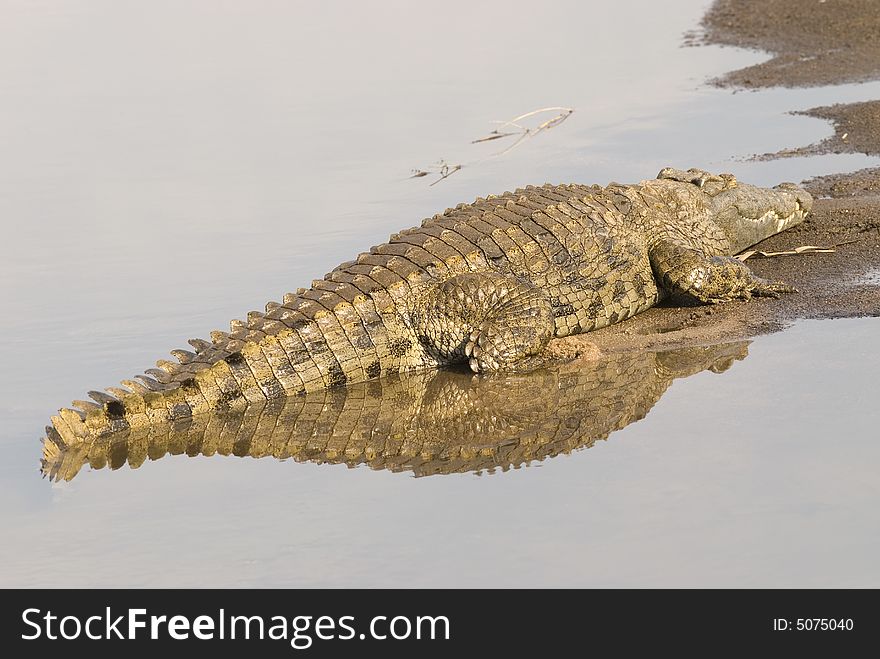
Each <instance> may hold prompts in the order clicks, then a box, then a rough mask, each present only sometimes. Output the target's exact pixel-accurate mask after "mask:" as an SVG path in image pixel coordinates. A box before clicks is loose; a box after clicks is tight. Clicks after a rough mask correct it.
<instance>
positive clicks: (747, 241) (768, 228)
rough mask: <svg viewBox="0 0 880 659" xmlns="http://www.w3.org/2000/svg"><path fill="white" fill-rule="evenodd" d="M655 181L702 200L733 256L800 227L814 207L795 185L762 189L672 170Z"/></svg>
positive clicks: (722, 176) (725, 177) (694, 171)
mask: <svg viewBox="0 0 880 659" xmlns="http://www.w3.org/2000/svg"><path fill="white" fill-rule="evenodd" d="M657 178H658V179H666V180H672V181H679V182H681V183H687V184H688V185H689V186H693V188H692V190H693V191H694V192H695V193H696V194H698V195H700V196H702V197H704V199H702V200H701V201H703V202H704V203H705V206H706V208H707V211H708V213H709V214H710V215H711V216H712V220H713V221H714V222H715V223H716V224H717V225H719V226H720V227H721V228H722V229H723V230H724V232H725V233H726V234H727V237H728V239H729V240H730V247H731V253H732V254H737V253H739V252H741V251H742V250H744V249H746V248H747V247H750V246H752V245H754V244H756V243H759V242H761V241H762V240H764V239H765V238H769V237H770V236H772V235H774V234H777V233H779V232H780V231H785V230H786V229H788V228H789V227H792V226H794V225H796V224H800V223H801V222H803V220H804V217H806V215H807V214H808V213H809V212H810V209H811V208H812V206H813V198H812V197H811V196H810V194H809V193H808V192H807V191H806V190H804V189H803V188H800V187H798V186H797V185H795V184H794V183H780V184H779V185H777V186H775V187H773V188H761V187H758V186H756V185H748V184H745V183H739V182H737V180H736V178H735V177H734V176H733V174H710V173H708V172H704V171H703V170H700V169H689V170H687V171H682V170H678V169H673V168H671V167H667V168H665V169H662V170H661V171H660V173H659V174H658V175H657Z"/></svg>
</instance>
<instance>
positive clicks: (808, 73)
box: [702, 0, 880, 88]
mask: <svg viewBox="0 0 880 659" xmlns="http://www.w3.org/2000/svg"><path fill="white" fill-rule="evenodd" d="M702 27H703V29H704V30H705V34H704V40H705V41H706V42H707V43H714V44H723V45H729V46H739V47H742V48H754V49H758V50H764V51H767V52H768V53H770V54H771V58H770V59H769V60H768V61H766V62H762V63H760V64H756V65H754V66H749V67H747V68H745V69H740V70H738V71H731V72H730V73H728V74H726V75H724V76H721V77H720V78H718V79H717V80H715V81H714V82H715V83H716V84H719V85H724V86H736V87H750V88H758V87H813V86H818V85H836V84H840V83H845V82H863V81H867V80H874V79H876V78H877V77H880V38H878V37H880V10H878V6H877V2H876V0H827V1H824V0H808V1H805V0H717V1H716V2H715V4H714V5H713V6H712V8H711V9H710V10H709V11H708V12H707V13H706V16H705V17H704V18H703V22H702Z"/></svg>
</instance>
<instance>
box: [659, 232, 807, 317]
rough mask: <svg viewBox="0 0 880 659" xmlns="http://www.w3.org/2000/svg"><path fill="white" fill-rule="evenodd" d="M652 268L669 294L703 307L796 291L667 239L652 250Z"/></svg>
mask: <svg viewBox="0 0 880 659" xmlns="http://www.w3.org/2000/svg"><path fill="white" fill-rule="evenodd" d="M649 253H650V258H651V268H652V269H653V271H654V276H655V277H656V278H657V281H658V282H660V285H661V286H662V287H663V288H664V289H666V290H667V291H668V292H669V293H686V294H687V295H690V296H692V297H694V298H696V299H697V300H699V301H700V302H703V303H704V304H714V303H716V302H727V301H730V300H748V299H749V298H752V297H779V296H780V294H782V293H792V292H794V290H795V289H793V288H792V287H791V286H788V285H787V284H785V283H783V282H772V281H768V280H767V279H761V278H760V277H758V276H756V275H755V274H754V273H753V272H752V271H751V270H749V268H748V267H747V266H746V265H745V264H743V263H742V261H739V260H737V259H735V258H733V257H732V256H711V255H706V254H704V253H703V252H701V251H699V250H696V249H693V248H691V247H686V246H684V245H681V244H680V243H678V242H676V241H674V240H669V239H664V240H660V241H658V242H657V244H656V245H654V247H653V248H652V249H651V250H650V252H649Z"/></svg>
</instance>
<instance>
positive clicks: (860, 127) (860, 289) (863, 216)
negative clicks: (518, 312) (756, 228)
mask: <svg viewBox="0 0 880 659" xmlns="http://www.w3.org/2000/svg"><path fill="white" fill-rule="evenodd" d="M877 9H878V8H877V5H876V3H875V2H874V1H873V0H833V1H831V0H829V1H827V2H815V3H810V4H809V7H807V6H806V4H805V3H804V2H803V1H802V0H717V1H716V3H715V4H714V5H713V6H712V7H711V8H710V10H709V11H708V12H707V14H706V16H705V17H704V19H703V27H704V29H705V35H704V38H703V41H704V42H705V43H711V44H725V45H735V46H740V47H746V48H758V49H761V50H765V51H768V52H770V53H772V55H771V57H770V59H768V61H766V62H763V63H761V64H758V65H755V66H751V67H748V68H745V69H741V70H739V71H733V72H730V73H729V74H726V75H725V76H722V77H721V78H719V79H716V80H714V81H712V83H713V84H717V85H720V86H727V87H750V88H758V87H779V86H782V87H801V86H816V85H833V84H841V83H848V82H857V81H867V80H874V79H877V78H880V39H875V38H874V37H875V35H877V34H880V11H878V10H877ZM805 114H809V115H811V116H817V117H821V118H825V119H828V120H829V121H831V122H832V123H833V124H834V126H835V135H834V136H833V137H831V138H829V139H827V140H824V141H823V142H820V143H818V144H814V145H807V146H805V147H802V148H800V149H796V150H792V151H791V152H784V153H778V154H768V155H767V156H762V157H764V158H777V157H785V156H805V155H814V154H820V153H843V152H853V153H869V154H880V101H869V102H866V103H853V104H848V105H835V106H830V107H823V108H814V109H812V110H808V111H807V112H805ZM804 185H805V186H806V187H807V189H808V190H809V191H810V192H811V193H812V194H813V195H814V196H815V197H816V198H817V200H816V202H815V204H814V207H813V212H812V214H811V215H810V216H809V218H808V219H807V220H806V221H805V222H804V223H803V224H801V225H799V226H797V227H794V228H793V229H790V230H789V231H786V232H784V233H782V234H779V235H777V236H773V237H772V238H770V239H768V240H765V241H764V242H762V243H761V244H760V246H759V249H761V250H764V251H784V250H791V249H793V248H795V247H800V246H803V245H819V246H833V245H839V247H837V248H836V251H835V252H834V253H813V254H801V255H795V256H781V257H775V258H764V259H754V258H753V259H749V260H748V262H747V263H748V265H749V266H750V267H751V268H752V270H754V271H755V272H756V273H757V274H758V275H760V276H762V277H766V278H768V279H773V280H782V281H785V282H788V283H789V284H791V285H793V286H795V287H796V288H797V289H798V292H797V293H794V294H790V295H785V296H783V297H782V298H780V299H766V298H763V299H757V300H751V301H748V302H732V303H727V304H721V305H714V306H684V305H687V304H688V303H687V302H686V301H685V302H682V301H681V300H675V301H671V302H668V303H665V304H664V305H663V306H661V307H657V308H654V309H650V310H648V311H647V312H645V313H642V314H639V315H638V316H636V317H635V318H632V319H631V320H628V321H626V322H625V323H622V324H620V325H614V326H612V327H610V328H606V329H604V330H599V331H597V332H591V333H589V334H586V335H581V336H578V337H570V338H566V339H561V340H558V341H554V342H553V344H552V345H551V351H553V352H554V353H555V354H556V355H557V356H559V357H572V356H575V355H581V356H583V357H584V358H589V357H591V356H596V355H598V354H601V353H608V352H620V351H628V350H662V349H672V348H678V347H684V346H689V345H706V344H711V343H719V342H723V341H734V340H740V339H744V338H748V337H753V336H757V335H759V334H764V333H767V332H772V331H777V330H779V329H782V328H783V327H785V326H786V325H787V324H789V323H791V322H792V321H794V320H796V319H798V318H845V317H857V316H880V286H878V285H877V279H878V278H877V275H876V273H878V272H880V168H874V169H864V170H860V171H858V172H853V173H851V174H836V175H829V176H822V177H817V178H814V179H811V180H809V181H805V182H804Z"/></svg>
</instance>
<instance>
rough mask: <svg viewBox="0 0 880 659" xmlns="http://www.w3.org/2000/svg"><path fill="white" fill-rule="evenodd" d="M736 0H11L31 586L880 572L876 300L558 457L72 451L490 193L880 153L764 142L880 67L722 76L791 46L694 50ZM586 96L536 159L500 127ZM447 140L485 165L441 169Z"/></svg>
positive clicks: (11, 197) (869, 581)
mask: <svg viewBox="0 0 880 659" xmlns="http://www.w3.org/2000/svg"><path fill="white" fill-rule="evenodd" d="M707 4H708V3H707V2H701V1H690V0H678V1H674V2H666V3H643V2H636V1H635V0H623V1H619V2H615V3H606V2H588V3H541V4H540V5H535V4H533V3H528V4H518V3H511V2H506V3H486V4H484V3H465V2H445V3H442V4H440V5H436V4H431V5H418V4H414V3H404V2H400V3H394V2H381V3H378V4H372V5H370V6H369V7H366V6H364V7H361V6H359V5H358V6H353V3H333V2H327V3H321V4H320V5H317V4H314V3H301V4H300V3H287V2H259V3H240V4H219V3H208V2H153V3H134V2H80V3H62V2H23V1H20V2H10V1H3V2H0V154H2V156H0V218H2V219H0V222H2V223H3V227H4V229H5V230H6V231H5V235H6V240H5V241H4V242H3V243H2V246H0V308H2V309H3V324H2V329H0V354H2V359H3V373H4V376H5V377H3V378H2V379H0V414H2V420H3V432H2V435H0V446H2V450H3V453H4V460H3V461H2V463H0V499H2V501H3V504H2V507H0V528H2V529H3V530H4V536H5V539H4V541H3V543H2V546H0V585H10V586H11V585H130V584H131V585H168V586H171V585H183V586H211V585H218V586H219V585H334V586H336V585H340V586H341V585H371V586H373V585H404V586H416V585H441V586H449V585H480V586H482V585H551V586H564V585H609V586H617V585H626V586H629V585H633V586H638V585H691V586H700V585H703V586H708V585H732V586H735V585H875V586H876V585H878V582H880V570H878V568H877V567H876V566H875V565H874V561H873V558H874V556H876V553H877V549H878V547H877V544H878V538H880V535H878V530H880V529H878V524H877V516H876V512H875V511H876V508H877V504H878V503H880V492H878V486H877V484H876V478H875V477H874V475H875V474H876V467H877V465H878V460H877V458H878V454H877V449H876V447H875V444H874V441H873V440H874V437H875V435H876V427H877V412H876V409H877V407H876V399H877V388H876V384H875V383H874V374H875V373H876V372H877V365H878V357H877V355H876V351H875V350H874V349H873V346H874V345H875V344H874V337H875V336H876V334H877V330H878V322H880V321H875V320H852V321H835V322H826V323H813V322H810V323H802V324H799V325H797V326H796V327H795V328H793V329H791V330H788V331H787V332H785V333H782V334H779V335H774V336H771V337H766V338H762V339H759V340H758V341H757V342H756V343H755V344H754V345H753V346H752V349H751V355H750V356H749V358H748V359H746V360H745V361H743V362H741V363H738V364H737V365H735V366H734V367H733V369H731V371H730V372H728V373H726V374H724V375H721V376H715V375H713V374H711V373H706V372H704V373H700V374H698V375H695V376H693V377H691V378H688V379H686V380H680V381H677V382H676V383H674V384H673V386H672V388H671V389H670V391H669V392H667V394H666V395H665V396H664V397H663V398H662V399H661V401H660V402H659V403H658V404H657V406H656V407H655V408H654V410H653V411H652V412H651V413H650V415H649V416H648V418H647V419H646V420H644V421H641V422H639V423H636V424H633V425H631V426H628V427H627V428H625V429H624V430H622V431H619V432H618V433H615V434H614V435H612V438H611V441H609V442H608V443H607V444H601V445H600V446H599V447H596V448H594V449H591V450H589V451H581V452H578V453H575V454H573V455H571V456H560V457H557V458H554V459H551V460H548V461H545V462H543V463H541V464H540V468H528V469H521V470H517V471H512V472H509V473H505V474H496V475H493V476H490V477H486V476H483V477H477V476H473V475H456V476H443V477H429V478H421V479H413V478H411V477H409V476H407V475H406V474H392V473H390V472H387V471H382V472H374V471H370V470H368V469H363V468H361V469H354V470H346V469H343V468H341V467H327V466H320V465H313V464H304V465H298V464H293V463H287V462H285V463H281V462H277V461H274V460H271V459H263V460H237V459H231V458H230V459H222V458H213V459H204V458H198V459H186V458H182V457H181V458H166V459H163V460H160V461H158V462H156V463H155V464H148V465H145V466H144V467H143V468H142V469H139V470H136V471H129V470H127V469H125V470H122V471H118V472H112V473H111V472H108V471H99V472H95V473H83V474H80V476H79V477H77V479H76V480H74V481H73V482H71V483H70V484H68V485H65V486H62V485H50V484H49V483H48V482H47V481H44V480H41V479H40V477H39V473H38V459H39V442H38V439H39V436H40V431H41V429H42V427H43V425H45V423H46V422H47V420H48V417H49V415H50V414H51V413H53V412H54V411H55V410H56V409H57V408H58V407H59V406H61V405H66V404H67V403H68V402H69V401H70V400H71V399H73V398H79V397H82V395H83V394H84V393H85V391H87V390H88V389H94V388H100V387H103V386H107V385H113V384H115V383H116V382H118V381H119V380H120V379H122V378H125V377H129V376H131V375H132V374H133V373H135V372H140V371H142V370H143V368H146V367H149V366H150V365H151V364H152V363H153V361H155V359H157V358H159V357H162V356H163V355H164V354H166V353H167V350H168V349H170V348H174V347H181V346H183V345H184V344H185V340H186V339H187V338H189V337H190V336H205V335H207V334H208V332H209V331H210V330H211V329H214V328H218V327H223V326H224V325H225V323H226V322H228V320H229V319H230V318H234V317H241V316H242V315H243V314H244V313H245V312H246V311H248V310H249V309H258V308H260V307H261V306H262V304H263V303H264V302H265V301H266V300H268V299H278V298H279V297H280V296H281V294H282V293H283V292H284V291H286V290H292V289H295V288H296V287H298V286H302V285H306V284H307V283H308V282H309V281H310V280H311V279H312V278H313V277H316V276H321V275H323V273H324V272H326V271H327V270H329V269H330V268H332V267H333V266H334V265H336V264H337V263H338V262H340V261H343V260H347V259H348V258H351V257H352V256H353V255H354V254H356V253H357V252H358V251H361V250H363V249H365V248H366V247H369V246H370V245H372V244H375V243H378V242H381V241H383V240H384V239H385V238H386V237H387V235H388V234H389V233H391V232H392V231H395V230H397V229H400V228H403V227H406V226H410V225H412V224H415V223H417V222H418V221H419V219H420V218H422V217H424V216H426V215H431V214H433V213H434V212H436V211H437V210H441V209H443V208H445V207H446V206H449V205H453V204H455V203H457V202H459V201H464V200H470V199H472V198H473V197H475V196H477V195H485V194H486V193H489V192H499V191H502V190H505V189H510V188H513V187H516V186H518V185H523V184H527V183H540V182H544V181H568V180H571V181H584V182H598V183H605V182H607V181H609V180H613V179H616V180H623V181H626V180H637V179H641V178H646V177H651V176H653V175H654V174H656V172H657V171H658V170H659V169H660V168H661V167H662V166H665V165H676V166H680V167H688V166H695V165H696V166H701V167H704V168H707V169H720V170H726V171H732V172H734V173H735V174H737V175H738V176H739V177H740V178H742V179H744V180H747V181H750V182H754V183H759V184H772V183H777V182H779V181H780V180H795V181H796V180H800V179H802V178H805V177H807V176H811V175H815V174H820V173H827V172H830V171H846V170H851V169H854V168H858V167H862V166H866V165H867V164H873V163H875V162H876V159H869V158H865V157H860V156H825V157H822V158H800V159H787V160H782V161H776V162H757V163H756V162H748V161H745V160H743V158H744V157H746V156H748V155H750V154H753V153H764V152H768V151H775V150H777V149H780V148H785V147H794V146H799V145H802V144H806V143H809V142H814V141H817V140H819V139H821V138H822V137H824V136H825V135H827V134H829V133H830V129H829V128H828V126H827V124H825V123H824V122H820V121H818V120H815V119H810V118H805V117H791V116H787V115H786V114H785V112H786V111H788V110H791V109H798V108H806V107H811V106H814V105H821V104H826V103H829V102H834V101H844V100H861V99H863V98H869V97H871V96H872V95H876V90H877V85H858V86H856V85H852V86H845V87H835V88H821V89H815V90H801V91H791V90H785V91H774V90H771V91H767V92H759V93H741V94H731V93H730V92H728V91H722V90H717V89H713V88H709V87H705V86H703V84H702V83H703V82H704V81H705V80H706V79H707V78H709V77H712V76H714V75H718V74H720V73H723V72H724V71H726V70H729V69H732V68H737V67H740V66H744V65H746V64H749V63H752V62H755V61H759V60H760V59H761V55H760V54H757V53H748V52H744V51H740V50H735V49H722V48H715V47H712V48H681V47H680V46H679V44H680V37H681V34H682V33H683V32H685V31H686V30H690V29H693V28H694V27H695V26H696V24H697V22H698V20H699V17H700V15H701V13H702V12H703V10H704V9H705V7H706V5H707ZM552 105H562V106H569V107H573V108H575V110H576V111H575V113H574V114H573V115H572V116H571V117H570V118H569V119H568V120H567V121H566V122H564V123H563V124H562V125H560V126H558V127H556V128H554V129H552V130H550V131H548V132H546V133H544V134H541V135H538V136H536V137H535V138H534V139H531V140H528V141H526V142H525V143H523V144H522V145H521V146H520V147H519V148H517V149H515V150H513V151H511V152H510V153H508V154H506V155H504V156H503V157H497V158H489V159H484V158H485V156H487V155H488V154H491V153H493V152H495V151H497V150H500V148H503V144H501V143H500V142H496V143H488V144H482V145H471V144H469V142H470V140H472V139H474V138H477V137H480V136H482V135H484V134H486V132H487V131H488V130H491V128H492V125H491V124H490V123H489V122H491V121H492V120H496V119H499V120H500V119H509V118H511V117H513V116H516V115H518V114H521V113H524V112H527V111H530V110H533V109H536V108H539V107H545V106H552ZM440 158H445V159H446V160H447V161H448V162H450V163H451V164H455V163H459V162H463V163H466V166H465V168H464V169H462V170H461V171H460V172H458V173H456V174H455V175H453V176H451V177H450V178H449V179H447V180H445V181H443V182H441V183H440V184H438V185H435V186H433V187H429V186H428V183H429V180H428V179H425V178H423V179H414V180H407V176H408V175H409V172H410V170H411V169H412V168H416V167H425V166H427V165H430V164H431V163H432V162H434V161H437V160H439V159H440ZM481 159H483V160H482V162H479V163H478V164H473V163H475V162H477V161H480V160H481ZM641 439H644V440H645V441H640V440H641ZM648 440H649V441H648Z"/></svg>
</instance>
